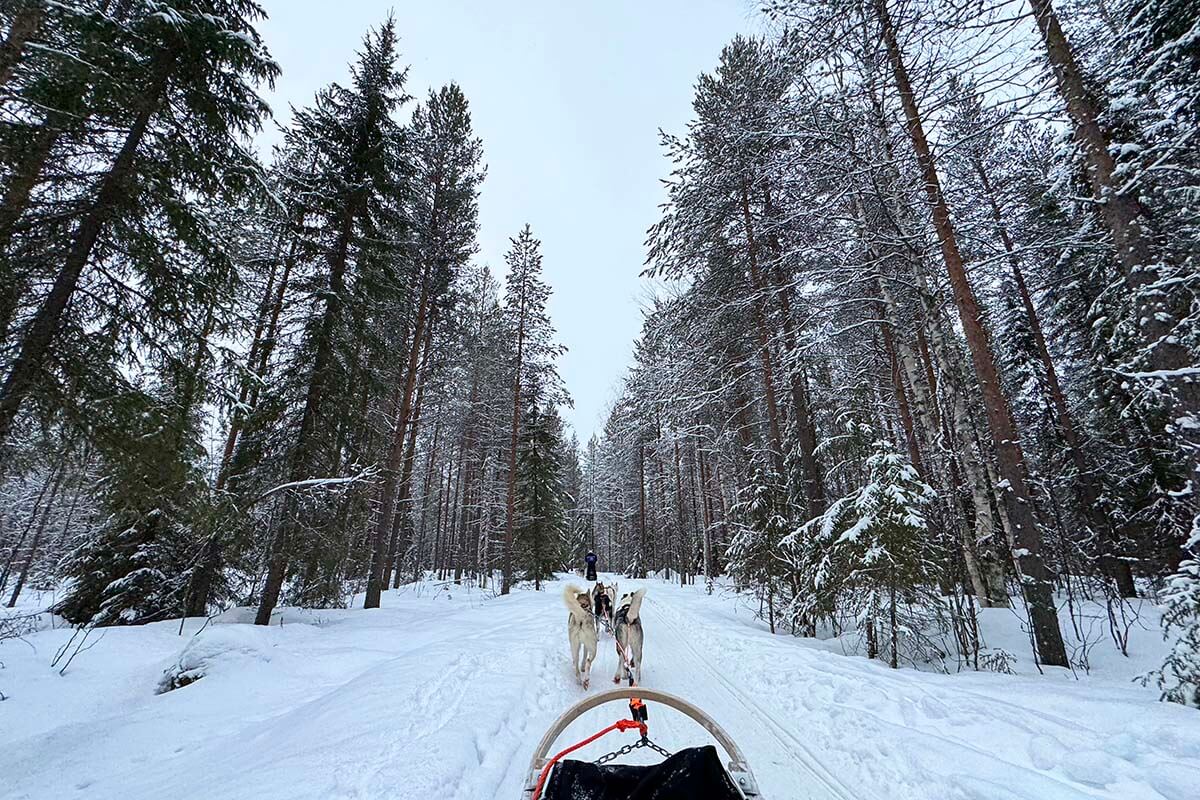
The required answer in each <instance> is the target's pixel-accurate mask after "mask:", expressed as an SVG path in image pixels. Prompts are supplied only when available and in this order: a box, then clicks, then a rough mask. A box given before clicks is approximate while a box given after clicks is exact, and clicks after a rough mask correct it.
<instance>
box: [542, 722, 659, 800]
mask: <svg viewBox="0 0 1200 800" xmlns="http://www.w3.org/2000/svg"><path fill="white" fill-rule="evenodd" d="M634 728H637V729H638V730H639V731H640V732H641V734H642V736H645V735H646V723H644V722H634V721H633V720H631V719H619V720H617V721H616V722H614V723H613V724H612V725H609V726H608V727H607V728H605V729H604V730H602V731H600V732H599V733H596V734H593V735H591V736H589V737H588V738H586V739H584V740H583V741H582V742H579V743H578V744H573V745H571V746H570V747H568V748H567V749H566V750H563V751H562V752H561V753H559V754H558V755H556V756H554V757H553V758H551V759H550V760H549V761H547V762H546V766H544V767H543V768H542V772H541V774H540V775H538V780H537V786H535V787H534V789H533V800H539V798H541V796H542V785H543V784H544V783H545V782H546V778H547V777H549V775H550V769H551V768H552V767H553V766H554V765H555V764H557V763H558V761H559V759H561V758H562V757H563V756H565V755H570V754H571V753H573V752H575V751H576V750H578V749H579V748H581V747H583V746H584V745H588V744H591V743H592V742H594V741H596V740H597V739H599V738H600V737H601V736H603V735H604V734H606V733H612V732H613V731H630V730H633V729H634Z"/></svg>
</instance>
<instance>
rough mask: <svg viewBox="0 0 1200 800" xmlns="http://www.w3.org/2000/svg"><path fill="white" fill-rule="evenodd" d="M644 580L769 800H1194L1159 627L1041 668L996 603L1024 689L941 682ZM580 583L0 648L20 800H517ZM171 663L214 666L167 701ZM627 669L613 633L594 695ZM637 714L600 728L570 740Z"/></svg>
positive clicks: (652, 676)
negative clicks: (66, 646) (82, 644)
mask: <svg viewBox="0 0 1200 800" xmlns="http://www.w3.org/2000/svg"><path fill="white" fill-rule="evenodd" d="M575 580H576V582H578V581H579V579H577V578H576V579H575ZM618 580H620V582H621V588H622V591H628V590H629V589H630V588H633V587H632V584H633V583H634V582H632V581H629V580H628V579H624V578H619V579H618ZM646 585H648V587H649V595H648V598H647V602H646V606H645V607H644V613H643V618H644V624H645V626H646V665H645V675H644V682H645V683H646V684H647V685H649V686H654V687H656V688H661V689H664V690H666V691H670V692H674V693H676V694H679V695H681V696H684V697H686V698H688V699H690V700H692V701H693V702H696V703H697V704H698V705H700V706H701V707H702V708H704V709H705V710H706V711H708V712H709V713H710V714H712V715H713V717H714V718H715V719H716V720H717V721H718V722H719V723H720V724H721V725H722V726H724V727H725V728H726V729H727V730H728V731H729V732H730V734H731V735H732V736H733V737H734V739H735V741H737V742H738V743H739V745H740V746H741V747H742V748H743V749H744V750H745V752H746V753H747V755H748V757H749V759H750V762H751V766H752V768H753V769H754V771H755V773H756V775H757V776H758V778H759V781H760V784H761V786H762V788H763V790H764V796H765V797H766V798H769V799H772V800H775V799H778V798H787V799H789V800H790V799H792V798H796V799H799V798H803V799H804V800H810V799H811V800H822V799H823V798H844V799H848V798H855V800H859V799H860V798H889V799H893V798H894V799H895V800H925V798H929V800H933V798H938V800H943V798H945V799H948V800H985V799H986V800H993V799H994V798H999V799H1000V800H1035V799H1036V800H1046V799H1047V798H1048V799H1049V800H1074V799H1075V798H1111V799H1112V800H1117V799H1118V798H1120V800H1163V798H1168V799H1169V800H1190V798H1192V797H1194V796H1195V792H1194V790H1195V787H1196V786H1197V785H1200V714H1198V713H1197V712H1196V711H1194V710H1192V709H1187V708H1183V707H1180V706H1177V705H1172V704H1166V703H1160V702H1157V700H1156V697H1157V693H1156V691H1155V690H1154V689H1153V688H1144V687H1142V686H1140V685H1138V684H1135V683H1132V682H1131V678H1132V677H1134V676H1135V675H1136V674H1137V673H1139V671H1141V670H1143V669H1144V667H1143V664H1144V663H1154V662H1155V661H1156V660H1157V659H1158V658H1159V657H1160V656H1161V653H1162V649H1161V648H1163V647H1164V646H1165V645H1163V644H1162V642H1161V639H1160V638H1158V636H1157V631H1155V630H1154V620H1146V621H1145V622H1146V630H1145V631H1141V629H1140V628H1139V631H1140V632H1139V633H1137V634H1136V635H1135V637H1134V638H1133V639H1131V652H1132V653H1134V657H1133V658H1131V659H1125V658H1124V657H1121V656H1119V655H1117V656H1115V657H1114V656H1113V655H1112V653H1110V652H1108V651H1107V650H1105V648H1104V647H1103V646H1102V645H1101V644H1097V645H1095V646H1094V647H1093V649H1092V653H1091V656H1092V671H1091V673H1090V674H1086V673H1083V672H1082V671H1076V673H1075V674H1072V673H1071V672H1070V671H1067V670H1047V671H1046V674H1044V675H1040V674H1038V672H1037V671H1036V669H1035V668H1034V667H1033V665H1032V664H1031V663H1030V662H1029V659H1028V657H1027V652H1028V649H1027V648H1028V645H1027V639H1026V638H1025V634H1024V632H1023V631H1022V629H1021V620H1020V618H1019V616H1018V615H1017V614H1016V613H1015V612H1013V611H1007V610H993V611H989V612H986V613H985V614H984V615H983V619H982V624H983V627H984V635H985V638H986V639H987V641H988V644H989V645H990V646H992V647H996V648H1004V649H1008V650H1011V651H1012V652H1013V654H1014V659H1015V660H1014V671H1015V672H1016V673H1017V674H1015V675H1000V674H994V673H979V672H971V671H964V672H961V673H956V674H939V673H935V672H922V671H917V670H913V669H900V670H891V669H888V668H887V667H886V666H884V665H883V664H881V663H879V662H877V661H868V660H867V659H865V658H862V657H847V656H845V655H843V654H842V652H841V646H842V643H840V642H838V641H829V640H827V641H820V640H810V639H797V638H793V637H791V636H787V635H776V636H772V635H771V634H770V633H769V632H767V631H766V630H765V629H764V625H763V624H762V623H761V622H760V621H759V620H757V619H756V618H755V616H754V613H753V612H754V611H755V609H754V608H753V607H752V606H751V605H750V603H749V602H748V601H747V598H744V597H741V596H738V595H735V594H733V593H732V592H729V591H726V590H724V589H720V588H719V589H718V590H717V592H716V593H714V594H713V595H711V596H709V595H706V594H705V593H704V591H703V588H702V587H699V586H697V587H687V588H680V587H678V586H674V585H671V584H668V583H665V582H659V581H648V582H646ZM559 588H560V587H559V586H557V585H555V584H551V585H549V586H547V591H544V592H533V591H528V590H525V589H523V590H521V591H517V592H515V593H514V594H513V595H511V596H509V597H499V598H493V597H491V596H490V594H487V593H480V592H478V591H474V590H466V589H464V588H460V587H455V586H453V585H449V586H447V585H441V586H434V585H432V584H429V583H426V584H422V585H419V586H417V587H406V589H404V590H401V591H399V592H388V593H386V594H385V595H384V598H383V608H380V609H377V610H372V611H362V610H359V609H357V608H351V609H338V610H326V611H318V612H304V611H298V610H295V609H284V610H283V611H282V613H281V615H280V616H279V617H278V618H277V621H276V623H275V624H273V625H272V626H270V627H269V628H264V627H255V626H253V625H250V624H248V623H247V620H248V619H249V614H250V611H249V610H248V609H235V610H233V611H231V612H229V613H227V614H225V615H222V617H220V618H217V619H215V620H213V621H212V622H211V623H209V624H208V625H207V627H204V629H203V632H201V633H200V634H199V635H198V636H193V635H192V634H194V633H195V632H196V631H197V630H199V629H200V628H201V626H202V625H203V624H204V621H203V620H188V621H187V622H186V624H185V630H184V635H183V637H180V636H179V635H178V632H179V621H178V620H175V621H169V622H164V623H156V624H152V625H146V626H142V627H137V628H114V629H109V630H106V631H103V632H99V633H102V635H99V634H98V638H97V639H96V644H95V646H94V647H93V648H92V649H91V650H89V651H87V652H85V653H83V654H81V655H80V656H79V658H78V659H77V660H76V661H75V662H74V663H73V664H72V666H71V668H70V669H69V670H67V672H66V674H65V675H61V676H60V675H59V674H58V673H57V670H54V669H51V668H50V666H49V661H50V658H51V657H52V655H53V653H54V652H55V651H56V649H57V648H59V647H60V646H61V645H62V644H63V642H65V641H66V639H67V638H68V637H69V635H70V632H69V631H67V630H62V629H54V630H43V631H40V632H35V633H31V634H29V635H27V636H26V637H25V641H24V643H6V644H5V645H0V661H4V662H5V663H6V666H7V669H5V670H4V671H0V681H3V682H4V685H5V688H6V691H7V693H8V694H9V695H10V699H9V700H8V701H6V702H4V703H3V704H0V776H3V780H0V798H3V800H10V799H11V800H29V799H32V798H36V799H37V800H40V799H41V798H56V800H58V798H85V797H86V798H128V799H129V800H150V799H151V798H154V799H155V800H158V799H159V798H162V797H171V798H172V799H173V800H185V799H186V798H255V800H261V798H263V797H272V798H273V797H287V798H289V800H293V799H294V798H314V799H315V798H381V799H382V798H389V799H394V798H414V799H415V798H427V797H446V798H458V800H478V799H479V798H493V797H494V798H512V799H513V800H516V798H518V797H519V796H520V789H521V785H522V782H523V780H524V774H523V773H524V768H525V765H526V763H527V762H528V759H529V757H530V755H531V752H532V749H533V747H534V744H535V743H536V741H537V739H538V737H540V735H541V734H542V732H543V731H544V730H545V728H546V727H547V726H548V725H549V724H550V722H551V721H552V720H553V719H554V717H555V716H556V715H557V714H558V713H560V712H561V711H562V710H563V709H565V708H566V707H567V706H569V705H570V704H571V703H572V702H574V701H576V700H578V699H580V698H581V697H583V696H584V693H583V690H582V689H581V688H580V687H579V686H578V685H576V684H575V683H574V682H573V677H572V674H571V670H570V666H569V661H568V655H567V643H566V631H565V613H564V611H563V609H562V607H561V600H560V597H559V595H560V591H559ZM280 622H282V624H280ZM14 644H15V646H13V645H14ZM1023 645H1024V648H1023ZM1143 646H1144V647H1143ZM1143 650H1145V652H1143ZM1151 650H1153V652H1150V651H1151ZM173 667H186V668H197V669H201V670H202V671H203V672H204V673H205V674H204V677H203V678H202V679H200V680H197V681H195V682H193V683H190V684H189V685H186V686H183V687H182V688H178V689H176V690H175V691H170V692H167V693H165V694H156V693H155V691H156V688H157V687H158V685H159V681H160V680H161V678H162V676H163V671H164V669H169V668H173ZM615 667H616V655H615V651H614V650H613V647H612V640H611V638H608V637H602V639H601V642H600V653H599V656H598V658H597V661H596V664H595V666H594V668H593V677H594V681H595V686H596V687H602V686H604V685H605V682H606V681H607V679H608V677H609V676H611V674H612V671H613V670H614V669H615ZM184 671H185V672H186V669H185V670H184ZM622 712H623V709H621V708H614V707H611V706H610V707H605V708H600V709H596V710H594V711H592V712H589V713H588V715H586V716H585V717H584V718H583V719H581V720H579V721H578V722H577V723H575V724H574V725H573V726H572V727H571V728H570V729H569V731H568V732H567V734H566V735H565V736H564V737H563V740H562V743H564V744H565V743H568V741H576V740H578V739H581V738H583V737H584V736H586V735H588V734H590V733H592V732H594V731H596V730H598V729H599V728H601V727H603V726H604V725H607V724H609V723H611V722H612V721H613V719H615V718H616V717H618V716H621V715H622ZM651 731H652V736H653V737H654V738H655V739H656V740H657V741H659V742H660V743H661V744H663V745H664V746H666V747H668V748H671V749H677V748H679V747H682V746H686V745H691V744H700V743H705V742H707V741H708V740H707V738H706V737H705V735H704V733H703V731H702V730H700V729H699V728H697V727H696V726H695V725H694V724H692V723H690V722H688V721H687V720H685V719H683V718H681V717H679V716H678V715H675V714H673V713H672V712H669V711H666V710H664V709H653V710H652V711H651ZM614 737H616V738H614ZM626 741H627V739H625V740H623V739H621V738H620V737H619V736H618V735H616V734H614V735H613V737H609V738H608V739H606V740H604V741H601V742H598V743H596V744H594V745H591V746H589V748H588V749H587V750H586V751H583V756H584V757H595V756H597V755H599V754H601V753H603V752H605V751H607V750H609V749H613V748H615V747H617V746H619V745H620V744H623V743H626Z"/></svg>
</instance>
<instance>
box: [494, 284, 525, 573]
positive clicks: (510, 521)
mask: <svg viewBox="0 0 1200 800" xmlns="http://www.w3.org/2000/svg"><path fill="white" fill-rule="evenodd" d="M527 302H528V298H527V297H525V296H524V295H522V297H521V306H520V314H519V316H518V320H517V363H516V368H515V370H514V372H513V405H512V429H511V432H510V435H509V440H508V496H507V499H506V501H505V510H504V575H503V582H502V583H501V584H500V594H508V593H509V592H510V591H511V590H512V583H513V529H514V525H515V522H516V515H517V436H518V434H519V432H520V429H521V368H522V367H523V366H524V364H523V361H524V358H525V313H526V308H525V306H526V303H527Z"/></svg>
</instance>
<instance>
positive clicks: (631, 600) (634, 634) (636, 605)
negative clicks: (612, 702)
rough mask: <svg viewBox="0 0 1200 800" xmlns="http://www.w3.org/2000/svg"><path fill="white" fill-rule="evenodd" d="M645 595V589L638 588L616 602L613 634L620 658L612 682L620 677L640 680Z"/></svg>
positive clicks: (617, 681) (617, 680) (616, 681)
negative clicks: (643, 600) (643, 601)
mask: <svg viewBox="0 0 1200 800" xmlns="http://www.w3.org/2000/svg"><path fill="white" fill-rule="evenodd" d="M645 596H646V590H645V589H644V588H643V589H638V590H637V591H636V592H634V593H633V594H626V595H623V596H622V597H621V601H620V602H619V603H617V610H616V613H615V614H613V636H615V637H616V640H617V651H618V652H619V653H620V655H621V658H620V660H619V661H618V662H617V674H615V675H613V683H620V682H621V678H622V677H627V678H632V679H633V681H634V683H641V682H642V643H643V641H644V639H645V632H644V631H643V630H642V598H643V597H645Z"/></svg>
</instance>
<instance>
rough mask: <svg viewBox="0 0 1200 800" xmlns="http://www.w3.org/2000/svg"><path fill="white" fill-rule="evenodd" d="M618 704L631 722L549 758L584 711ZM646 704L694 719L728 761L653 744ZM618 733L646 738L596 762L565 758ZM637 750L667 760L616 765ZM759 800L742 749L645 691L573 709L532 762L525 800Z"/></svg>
mask: <svg viewBox="0 0 1200 800" xmlns="http://www.w3.org/2000/svg"><path fill="white" fill-rule="evenodd" d="M617 700H628V701H629V710H630V717H631V718H630V719H622V720H618V721H617V722H615V723H614V724H612V725H610V726H608V727H607V728H605V729H603V730H602V731H600V732H598V733H596V734H595V735H593V736H590V737H588V738H587V739H584V740H583V741H582V742H578V743H577V744H574V745H572V746H570V747H568V748H566V749H565V750H562V751H561V752H559V753H558V754H556V755H554V756H551V755H550V751H551V748H553V747H554V743H555V741H556V740H557V739H558V737H559V736H561V735H562V733H563V731H565V730H566V729H567V726H568V725H570V724H571V723H572V722H573V721H575V720H576V719H577V718H578V717H579V716H580V715H581V714H583V713H584V712H585V711H590V710H591V709H593V708H596V707H597V706H601V705H604V704H605V703H611V702H614V701H617ZM646 703H658V704H660V705H664V706H668V707H670V708H673V709H675V710H676V711H679V712H681V713H683V714H684V715H686V716H687V717H689V718H691V719H692V720H693V721H695V722H696V723H697V724H698V725H700V727H702V728H704V729H705V730H706V731H708V732H709V734H711V735H712V737H713V738H714V739H716V741H717V744H719V745H720V746H721V748H722V749H723V750H724V751H725V752H726V753H727V754H728V756H729V762H728V764H722V763H721V759H720V756H719V755H718V754H717V749H716V748H715V747H713V746H712V745H704V746H700V747H687V748H684V749H683V750H680V751H678V752H676V753H670V752H668V751H666V750H664V749H663V748H661V747H659V746H658V745H657V744H655V743H654V742H652V741H650V738H649V736H648V735H647V732H648V721H647V716H648V715H647V712H646V705H645V704H646ZM613 731H622V732H624V731H636V732H637V733H638V734H639V735H640V738H639V739H638V740H637V741H636V742H634V743H632V744H627V745H625V746H624V747H622V748H620V749H619V750H616V751H614V752H612V753H608V754H607V755H604V756H601V757H600V758H599V759H597V760H596V761H594V762H592V761H576V760H575V759H565V760H564V759H563V757H564V756H566V755H567V754H569V753H571V752H573V751H575V750H578V749H579V748H581V747H583V746H584V745H586V744H590V743H591V742H594V741H596V740H597V739H599V738H600V737H601V736H604V735H605V734H607V733H611V732H613ZM639 748H649V749H651V750H653V751H654V752H656V753H658V754H659V755H661V756H664V760H663V761H661V762H660V763H658V764H650V765H635V764H614V763H610V762H612V761H613V760H614V759H616V758H617V757H619V756H622V755H626V754H628V753H631V752H633V751H634V750H637V749H639ZM648 798H655V799H656V800H685V799H687V800H690V799H691V798H704V800H749V799H750V798H754V799H755V800H758V799H759V798H761V795H760V794H759V793H758V784H757V783H756V782H755V780H754V774H753V773H752V772H751V771H750V766H749V765H748V764H747V763H746V758H745V756H744V755H743V754H742V751H741V749H740V748H739V747H738V746H737V744H736V743H734V741H733V739H732V738H730V736H729V734H728V733H726V732H725V729H724V728H722V727H721V726H720V725H718V724H717V722H716V720H714V719H713V718H712V717H710V716H708V714H705V713H704V712H703V711H702V710H700V709H699V708H697V707H696V706H694V705H692V704H691V703H689V702H688V701H686V700H683V699H682V698H679V697H676V696H675V695H673V694H668V693H667V692H660V691H657V690H655V689H647V688H644V687H623V688H619V689H609V690H608V691H604V692H598V693H596V694H594V695H591V696H589V697H585V698H584V699H583V700H580V701H579V702H578V703H576V704H575V705H573V706H571V707H570V708H568V709H567V710H566V711H564V712H563V713H562V715H561V716H560V717H559V718H558V719H556V720H555V721H554V724H553V725H551V726H550V729H549V730H547V731H546V735H545V736H543V737H542V740H541V742H539V743H538V746H537V748H536V749H535V750H534V752H533V758H532V760H531V761H530V762H529V772H528V773H527V778H526V781H525V791H524V793H523V794H522V800H648Z"/></svg>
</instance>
